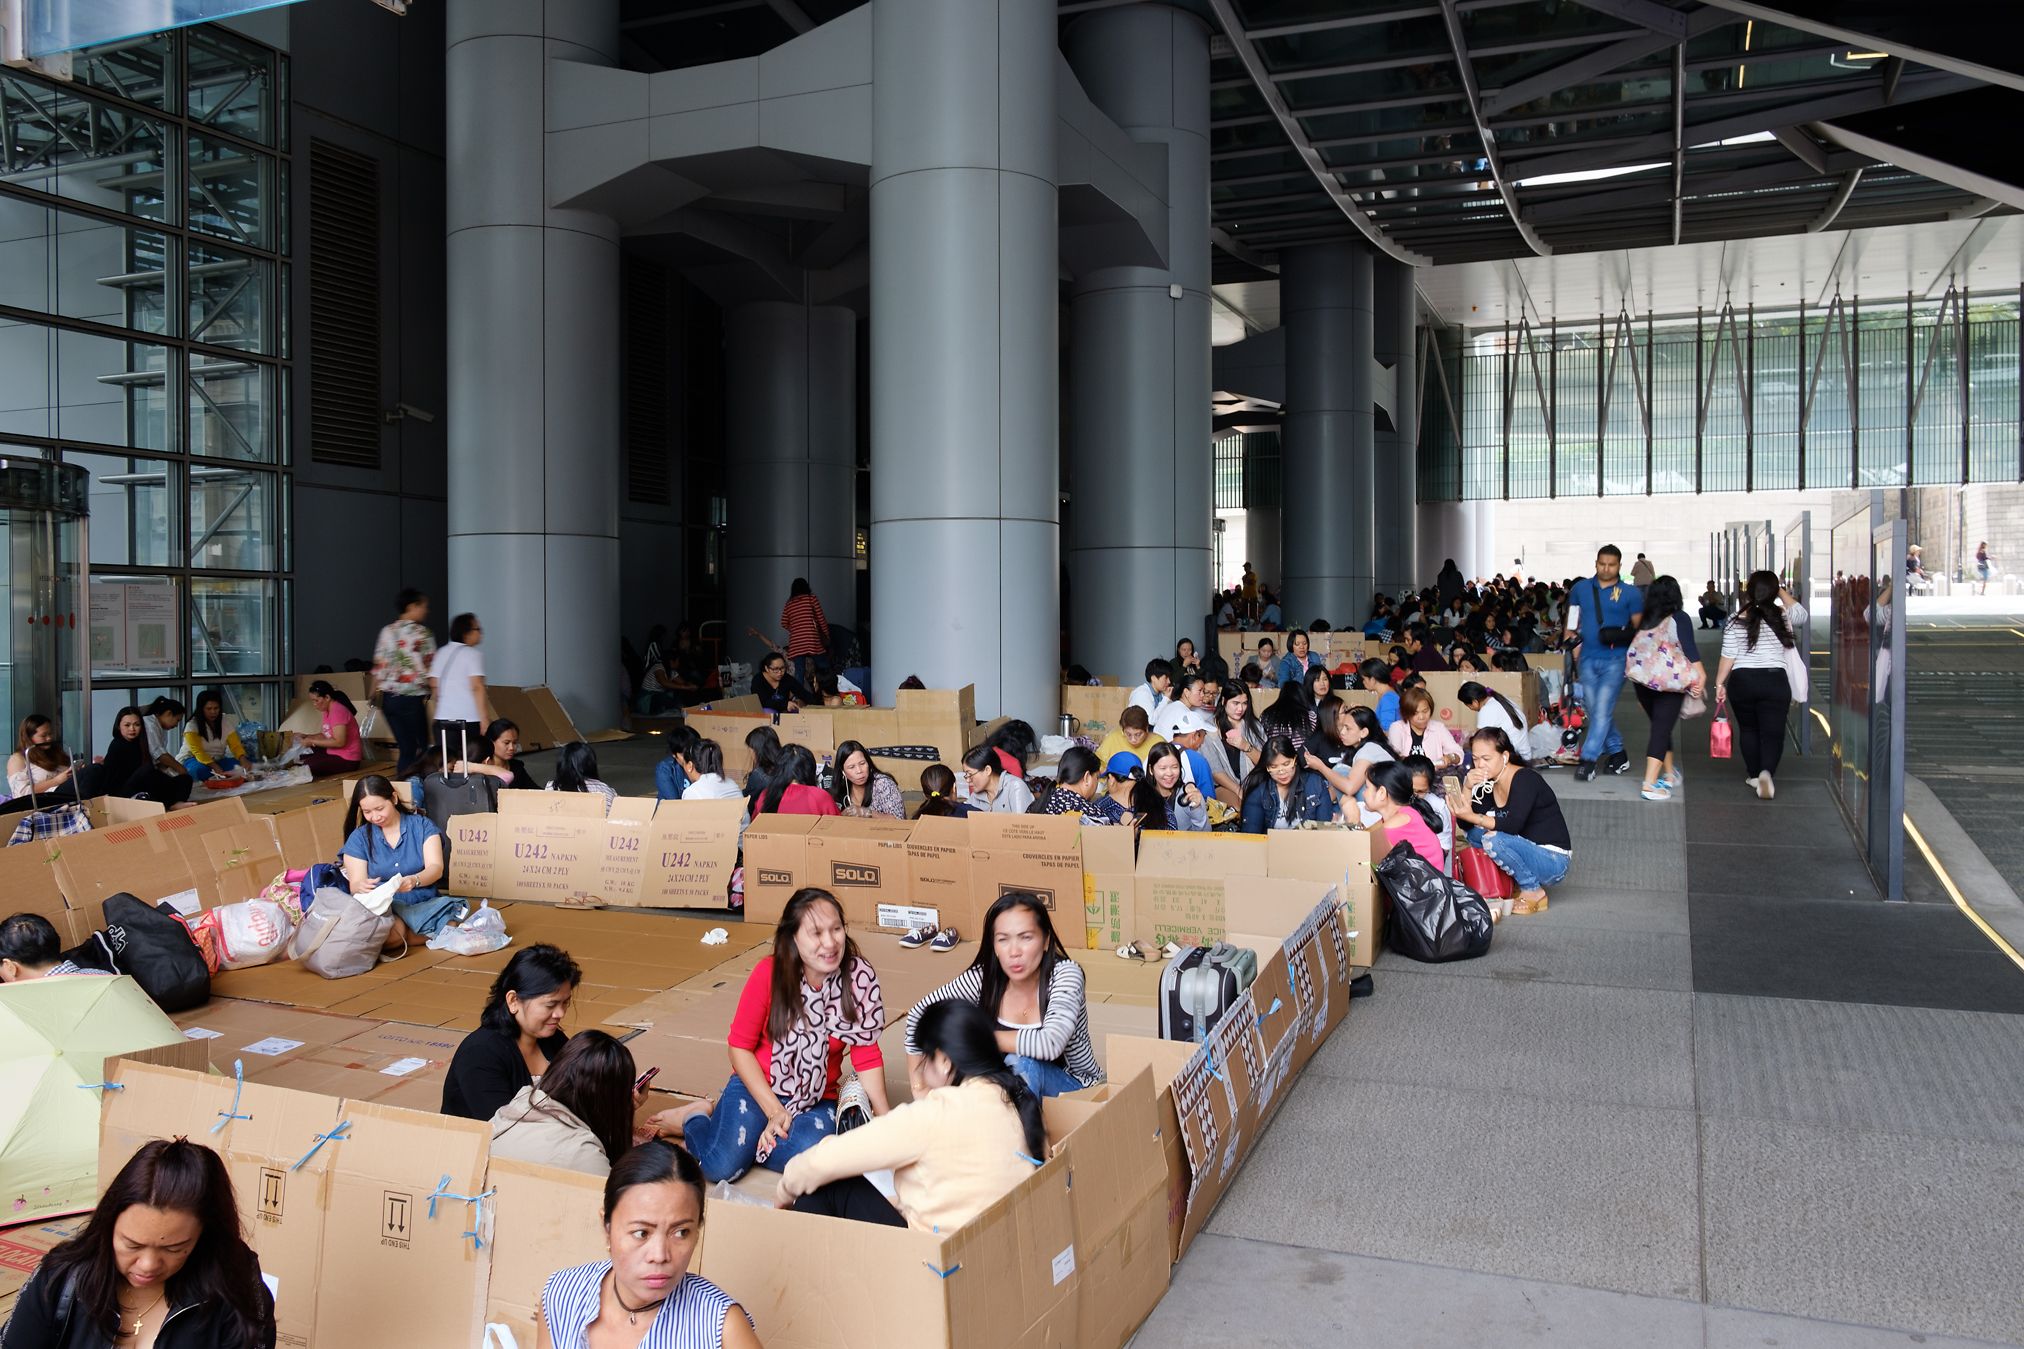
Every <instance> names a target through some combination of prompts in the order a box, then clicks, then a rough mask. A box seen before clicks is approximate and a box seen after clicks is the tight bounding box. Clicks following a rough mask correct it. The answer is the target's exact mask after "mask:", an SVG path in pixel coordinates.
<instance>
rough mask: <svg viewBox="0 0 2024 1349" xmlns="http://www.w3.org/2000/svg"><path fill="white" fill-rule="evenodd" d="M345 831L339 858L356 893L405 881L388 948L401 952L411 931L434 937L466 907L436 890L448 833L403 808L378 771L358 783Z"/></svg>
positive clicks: (397, 900)
mask: <svg viewBox="0 0 2024 1349" xmlns="http://www.w3.org/2000/svg"><path fill="white" fill-rule="evenodd" d="M344 833H345V839H344V848H343V850H342V851H341V852H340V853H339V860H340V861H341V862H343V864H344V879H345V882H346V884H348V885H349V886H350V887H351V892H352V893H353V894H354V895H362V894H365V893H366V892H367V891H369V890H377V889H378V888H379V887H380V886H381V885H383V884H385V883H386V882H387V881H390V880H392V879H393V878H394V877H396V876H398V877H400V880H401V883H400V889H399V892H398V893H396V894H395V896H394V902H393V910H392V912H393V915H394V927H393V931H392V932H391V933H389V934H388V936H387V944H386V949H387V950H389V951H395V950H399V949H400V948H401V947H402V946H404V945H405V944H406V942H407V939H408V934H409V933H413V934H414V935H415V936H417V937H420V938H422V939H424V940H427V939H428V938H430V937H433V936H435V935H436V933H437V932H439V931H441V930H442V927H443V925H444V924H445V923H447V922H449V921H450V919H451V918H452V917H454V916H455V915H456V913H457V911H458V910H459V909H460V908H462V907H463V901H462V900H459V899H453V898H451V897H450V896H448V895H446V894H443V893H442V892H441V891H440V890H439V889H438V888H437V887H438V886H439V885H441V884H442V881H443V873H444V870H445V866H444V861H443V856H444V854H443V831H442V830H440V829H438V828H436V826H435V823H434V822H433V821H432V820H430V819H429V817H428V816H426V815H423V814H421V813H420V812H418V811H414V810H410V809H408V807H406V806H404V805H402V804H401V799H400V798H399V797H398V796H396V795H394V785H393V784H392V783H391V782H389V781H387V780H386V779H385V778H383V777H381V776H380V775H379V774H378V773H368V774H366V775H365V776H364V777H363V778H360V779H359V783H358V789H357V790H356V791H355V792H354V793H353V794H352V798H351V809H350V810H348V811H346V812H345V816H344Z"/></svg>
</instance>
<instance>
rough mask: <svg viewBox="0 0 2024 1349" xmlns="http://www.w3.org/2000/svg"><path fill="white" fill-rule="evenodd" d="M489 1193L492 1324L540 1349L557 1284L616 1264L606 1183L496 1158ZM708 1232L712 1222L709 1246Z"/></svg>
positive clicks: (526, 1348)
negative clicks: (560, 1274) (558, 1277)
mask: <svg viewBox="0 0 2024 1349" xmlns="http://www.w3.org/2000/svg"><path fill="white" fill-rule="evenodd" d="M485 1188H486V1189H488V1190H491V1191H492V1204H491V1211H490V1212H489V1213H488V1214H487V1215H486V1217H487V1218H488V1220H489V1221H490V1225H491V1231H490V1232H489V1233H488V1234H487V1237H486V1240H487V1242H488V1243H489V1244H490V1245H491V1247H492V1277H491V1281H490V1286H489V1287H488V1289H487V1291H486V1296H485V1323H486V1324H487V1325H502V1326H505V1327H506V1328H507V1329H508V1330H509V1331H511V1332H512V1334H513V1343H514V1344H516V1345H517V1346H519V1349H534V1345H535V1343H536V1339H537V1336H538V1335H539V1333H540V1328H539V1325H538V1322H537V1319H536V1312H537V1310H538V1309H539V1307H540V1305H541V1289H542V1287H543V1285H545V1284H546V1283H547V1282H548V1279H549V1276H550V1275H552V1274H554V1273H555V1272H556V1271H557V1270H563V1269H572V1268H574V1267H576V1266H577V1265H587V1264H589V1263H591V1262H592V1261H594V1260H604V1259H608V1258H609V1257H610V1247H609V1245H608V1244H607V1243H606V1241H605V1235H604V1224H603V1222H602V1221H601V1215H602V1213H603V1211H604V1180H603V1178H602V1177H599V1176H587V1175H585V1174H584V1173H583V1172H581V1171H564V1170H561V1169H560V1168H558V1167H553V1166H536V1165H534V1164H533V1163H531V1162H516V1161H511V1160H508V1159H506V1158H503V1157H495V1158H493V1160H492V1164H491V1168H490V1170H488V1171H487V1173H486V1176H485ZM711 1216H714V1215H711ZM708 1232H709V1223H708V1222H705V1223H704V1240H705V1241H707V1240H708Z"/></svg>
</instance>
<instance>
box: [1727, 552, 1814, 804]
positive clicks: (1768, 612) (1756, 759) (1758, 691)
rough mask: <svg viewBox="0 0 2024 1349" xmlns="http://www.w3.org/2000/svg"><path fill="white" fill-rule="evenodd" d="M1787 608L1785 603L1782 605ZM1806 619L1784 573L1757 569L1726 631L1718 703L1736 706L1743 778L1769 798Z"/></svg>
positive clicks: (1782, 744)
mask: <svg viewBox="0 0 2024 1349" xmlns="http://www.w3.org/2000/svg"><path fill="white" fill-rule="evenodd" d="M1781 603H1782V604H1783V608H1782V609H1781V608H1780V604H1781ZM1805 622H1806V608H1805V606H1804V605H1802V604H1800V603H1799V601H1798V599H1797V598H1796V597H1795V596H1794V595H1793V594H1792V592H1791V591H1789V590H1787V589H1786V588H1785V587H1784V585H1783V584H1782V583H1781V582H1780V581H1779V580H1778V573H1776V572H1772V571H1753V572H1751V573H1750V579H1749V581H1748V582H1747V583H1745V585H1744V587H1743V607H1742V608H1740V609H1738V610H1737V611H1736V616H1735V617H1734V618H1732V619H1730V620H1729V626H1728V627H1727V628H1725V629H1724V630H1723V632H1722V663H1721V665H1720V666H1719V667H1718V668H1717V670H1716V673H1715V705H1716V706H1717V707H1720V706H1721V704H1722V702H1723V700H1724V699H1725V698H1726V699H1727V700H1728V701H1730V702H1733V703H1734V704H1735V705H1736V738H1737V739H1738V740H1740V741H1741V742H1742V749H1743V767H1744V768H1746V769H1748V770H1749V776H1748V777H1746V778H1744V779H1743V781H1745V782H1747V783H1749V784H1750V786H1752V787H1754V788H1756V789H1757V795H1758V797H1759V798H1760V799H1762V800H1765V801H1769V800H1770V799H1771V797H1772V795H1773V793H1774V791H1775V788H1774V787H1773V784H1772V781H1771V779H1772V775H1773V774H1775V773H1777V771H1778V761H1779V760H1780V759H1781V758H1783V757H1784V754H1785V714H1786V713H1787V712H1789V711H1791V709H1792V683H1791V681H1790V680H1789V679H1788V678H1787V675H1786V661H1787V659H1788V656H1787V653H1788V652H1790V651H1792V650H1794V649H1796V647H1797V645H1798V641H1799V639H1798V638H1797V636H1795V635H1794V634H1795V633H1796V632H1797V631H1798V629H1799V627H1800V626H1801V625H1802V624H1804V623H1805Z"/></svg>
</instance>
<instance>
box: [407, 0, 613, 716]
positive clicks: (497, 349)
mask: <svg viewBox="0 0 2024 1349" xmlns="http://www.w3.org/2000/svg"><path fill="white" fill-rule="evenodd" d="M446 22H447V25H448V39H447V41H448V53H447V56H446V59H445V62H444V83H445V90H444V100H445V114H446V134H447V141H448V151H449V153H448V161H447V166H446V168H447V175H446V176H447V180H448V191H449V199H448V231H449V233H448V238H447V239H446V240H445V247H444V252H445V266H446V269H447V274H446V281H447V290H448V298H447V305H448V325H447V326H448V356H449V396H448V397H449V404H448V423H449V424H448V431H449V493H450V500H449V580H450V585H449V594H448V595H446V596H443V597H441V598H439V599H438V601H437V611H438V612H439V613H442V614H444V615H448V614H453V613H459V612H464V611H469V612H472V613H475V614H477V615H478V616H479V619H480V620H481V621H482V622H483V624H484V627H485V654H486V672H485V673H486V678H487V679H489V680H490V681H491V682H493V683H495V684H547V685H548V686H549V687H550V688H551V689H553V690H554V691H555V694H556V696H557V697H559V698H560V699H561V700H562V702H563V704H564V706H566V707H567V708H569V710H570V712H571V713H572V715H573V716H574V717H575V718H576V719H577V720H578V721H579V722H580V723H581V724H582V725H584V726H603V725H610V724H611V723H612V722H613V721H614V720H615V718H616V716H617V712H618V708H617V705H616V704H617V695H616V692H615V689H616V682H617V681H616V678H615V676H614V673H613V666H614V662H615V661H616V660H617V656H618V627H619V622H618V504H619V500H618V499H619V481H618V477H619V438H620V431H619V356H618V327H619V282H618V274H619V250H618V228H617V226H616V225H615V224H614V223H613V222H612V221H611V219H610V218H609V217H606V216H601V215H596V214H593V213H590V212H586V211H559V210H554V209H551V208H550V207H549V206H548V204H547V199H546V196H545V194H544V191H543V178H542V163H543V156H544V149H545V147H544V145H543V140H542V136H543V127H544V125H545V115H544V114H545V108H544V103H545V92H544V91H545V90H546V89H547V86H548V80H547V69H546V67H547V61H548V59H549V58H550V57H558V58H562V59H565V60H571V61H582V62H585V63H589V64H595V65H616V64H617V63H618V57H617V51H618V32H619V30H618V0H572V2H571V3H570V4H567V5H562V4H547V5H539V6H523V5H503V4H499V3H497V0H450V5H449V10H448V15H447V20H446Z"/></svg>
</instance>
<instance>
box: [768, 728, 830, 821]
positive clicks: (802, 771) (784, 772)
mask: <svg viewBox="0 0 2024 1349" xmlns="http://www.w3.org/2000/svg"><path fill="white" fill-rule="evenodd" d="M840 813H841V812H839V811H838V810H837V808H836V798H835V797H834V796H831V795H830V794H829V793H828V792H826V791H824V790H822V788H820V787H818V786H817V785H816V783H815V755H813V754H812V753H810V752H809V749H808V746H806V745H782V746H781V747H780V757H779V758H778V759H776V760H774V762H773V772H772V775H771V776H770V777H769V778H768V780H767V783H766V790H765V791H763V792H761V793H760V794H759V795H758V796H757V797H756V798H754V800H753V802H752V818H753V819H755V820H756V819H758V818H759V817H760V816H761V815H836V814H840Z"/></svg>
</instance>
